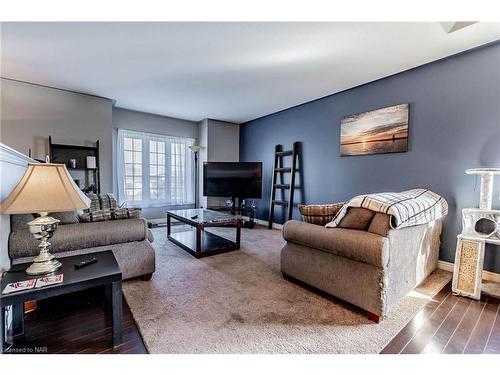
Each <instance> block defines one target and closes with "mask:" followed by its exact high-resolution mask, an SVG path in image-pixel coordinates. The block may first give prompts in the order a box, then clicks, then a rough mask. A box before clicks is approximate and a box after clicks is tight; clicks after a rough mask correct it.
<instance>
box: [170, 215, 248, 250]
mask: <svg viewBox="0 0 500 375" xmlns="http://www.w3.org/2000/svg"><path fill="white" fill-rule="evenodd" d="M172 219H175V220H178V221H180V222H182V223H184V224H187V225H189V226H191V227H192V228H193V229H191V230H189V231H186V232H179V233H171V224H172ZM242 226H243V220H242V218H241V217H239V216H233V215H228V214H226V213H224V212H217V211H213V210H206V209H203V208H195V209H189V210H173V211H167V235H168V239H169V240H170V241H172V242H173V243H175V244H176V245H177V246H179V247H181V248H182V249H184V250H186V251H187V252H188V253H190V254H191V255H193V256H195V257H196V258H201V257H206V256H210V255H216V254H221V253H227V252H229V251H234V250H238V249H239V248H240V237H241V227H242ZM208 227H233V228H236V240H235V241H234V242H233V241H231V240H228V239H226V238H223V237H220V236H217V235H216V234H213V233H209V232H207V231H205V228H208Z"/></svg>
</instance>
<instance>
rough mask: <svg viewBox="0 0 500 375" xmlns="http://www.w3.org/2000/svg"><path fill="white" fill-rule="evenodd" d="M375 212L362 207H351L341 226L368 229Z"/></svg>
mask: <svg viewBox="0 0 500 375" xmlns="http://www.w3.org/2000/svg"><path fill="white" fill-rule="evenodd" d="M374 216H375V212H374V211H371V210H368V209H366V208H361V207H349V208H348V209H347V212H346V214H345V216H344V218H343V219H342V221H341V222H340V223H339V228H346V229H357V230H367V229H368V227H369V226H370V223H371V222H372V219H373V217H374Z"/></svg>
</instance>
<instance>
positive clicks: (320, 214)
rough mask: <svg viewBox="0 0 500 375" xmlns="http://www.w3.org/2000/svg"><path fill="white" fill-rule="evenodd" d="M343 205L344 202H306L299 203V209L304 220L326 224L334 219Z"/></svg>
mask: <svg viewBox="0 0 500 375" xmlns="http://www.w3.org/2000/svg"><path fill="white" fill-rule="evenodd" d="M343 205H344V203H343V202H339V203H332V204H305V205H299V211H300V214H301V215H302V220H303V221H305V222H307V223H311V224H317V225H326V224H327V223H329V222H330V221H332V220H333V218H334V217H335V215H336V214H337V212H338V211H339V210H340V209H341V208H342V206H343Z"/></svg>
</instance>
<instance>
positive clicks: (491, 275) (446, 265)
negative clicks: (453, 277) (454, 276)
mask: <svg viewBox="0 0 500 375" xmlns="http://www.w3.org/2000/svg"><path fill="white" fill-rule="evenodd" d="M438 268H439V269H441V270H445V271H449V272H453V268H454V263H450V262H445V261H444V260H438ZM483 280H486V281H492V282H495V283H500V273H495V272H490V271H483Z"/></svg>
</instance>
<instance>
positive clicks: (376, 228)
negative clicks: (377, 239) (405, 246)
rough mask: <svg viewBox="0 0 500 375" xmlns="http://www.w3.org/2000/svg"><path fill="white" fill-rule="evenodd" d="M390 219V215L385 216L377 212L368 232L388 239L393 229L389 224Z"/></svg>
mask: <svg viewBox="0 0 500 375" xmlns="http://www.w3.org/2000/svg"><path fill="white" fill-rule="evenodd" d="M390 218H391V217H390V215H387V214H384V213H382V212H377V213H376V214H375V216H373V219H372V222H371V223H370V226H369V227H368V232H370V233H375V234H378V235H379V236H384V237H387V234H388V233H389V230H390V229H391V226H390V224H389V220H390Z"/></svg>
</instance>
